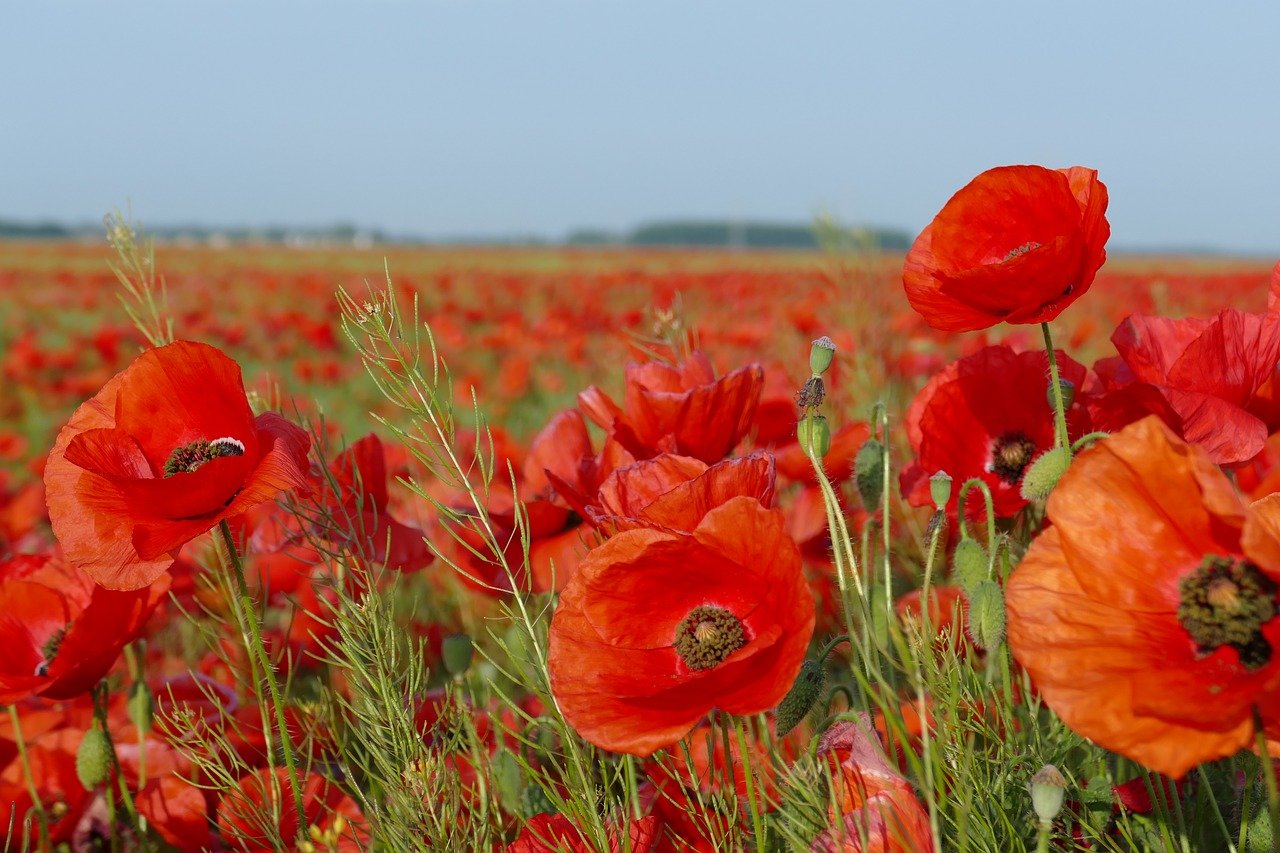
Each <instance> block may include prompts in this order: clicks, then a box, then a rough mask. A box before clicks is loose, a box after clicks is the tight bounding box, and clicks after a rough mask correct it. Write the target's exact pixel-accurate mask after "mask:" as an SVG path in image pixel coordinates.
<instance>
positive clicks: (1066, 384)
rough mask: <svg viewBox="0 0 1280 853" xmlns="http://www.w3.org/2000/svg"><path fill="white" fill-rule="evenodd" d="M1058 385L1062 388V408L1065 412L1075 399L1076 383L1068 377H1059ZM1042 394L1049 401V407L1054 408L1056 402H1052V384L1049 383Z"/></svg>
mask: <svg viewBox="0 0 1280 853" xmlns="http://www.w3.org/2000/svg"><path fill="white" fill-rule="evenodd" d="M1058 387H1059V388H1060V389H1062V410H1063V411H1064V412H1065V411H1066V410H1067V409H1069V408H1071V404H1072V403H1074V402H1075V400H1076V383H1074V382H1072V381H1071V380H1070V379H1066V378H1059V379H1058ZM1044 394H1045V397H1046V398H1047V399H1048V401H1049V407H1050V408H1054V407H1055V406H1056V405H1057V404H1056V403H1054V402H1053V386H1052V385H1050V386H1049V387H1048V388H1047V389H1046V390H1045V392H1044Z"/></svg>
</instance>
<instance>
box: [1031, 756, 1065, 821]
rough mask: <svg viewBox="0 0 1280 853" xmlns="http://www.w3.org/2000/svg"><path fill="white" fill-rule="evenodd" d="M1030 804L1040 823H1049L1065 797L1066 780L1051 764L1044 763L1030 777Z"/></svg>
mask: <svg viewBox="0 0 1280 853" xmlns="http://www.w3.org/2000/svg"><path fill="white" fill-rule="evenodd" d="M1030 788H1031V806H1032V807H1033V808H1034V809H1035V810H1036V817H1038V818H1040V822H1041V823H1046V824H1047V823H1050V822H1052V821H1053V819H1054V818H1055V817H1057V816H1058V812H1060V811H1062V803H1063V801H1064V800H1065V799H1066V798H1067V780H1066V777H1064V776H1063V775H1062V772H1061V771H1059V770H1058V768H1056V767H1054V766H1053V765H1052V764H1046V765H1045V766H1044V767H1041V768H1040V769H1039V770H1037V771H1036V773H1035V775H1034V776H1032V777H1031V785H1030Z"/></svg>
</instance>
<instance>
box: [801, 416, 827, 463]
mask: <svg viewBox="0 0 1280 853" xmlns="http://www.w3.org/2000/svg"><path fill="white" fill-rule="evenodd" d="M796 438H797V439H799V440H800V449H801V450H803V451H804V452H805V453H806V454H808V455H810V456H814V457H816V458H818V459H822V458H823V457H824V456H826V455H827V451H828V450H830V449H831V427H829V426H827V419H826V418H824V417H823V416H822V415H809V416H808V417H806V418H804V419H803V420H801V421H800V422H799V423H798V424H796Z"/></svg>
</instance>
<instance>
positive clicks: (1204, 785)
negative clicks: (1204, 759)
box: [1196, 764, 1236, 853]
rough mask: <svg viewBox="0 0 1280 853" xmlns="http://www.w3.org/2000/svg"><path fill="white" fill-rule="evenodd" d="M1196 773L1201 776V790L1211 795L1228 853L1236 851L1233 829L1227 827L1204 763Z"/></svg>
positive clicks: (1214, 813)
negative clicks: (1232, 835) (1232, 837)
mask: <svg viewBox="0 0 1280 853" xmlns="http://www.w3.org/2000/svg"><path fill="white" fill-rule="evenodd" d="M1196 773H1197V774H1198V775H1199V776H1200V790H1202V791H1204V792H1205V793H1206V794H1207V795H1208V797H1209V803H1210V805H1212V806H1213V809H1212V811H1213V816H1214V817H1215V818H1216V819H1217V820H1216V823H1217V824H1218V829H1219V830H1221V831H1222V837H1223V839H1225V840H1226V842H1227V853H1236V845H1235V842H1234V841H1233V840H1232V839H1231V830H1230V829H1228V828H1227V821H1226V818H1224V817H1223V816H1222V809H1221V808H1220V807H1219V806H1218V798H1217V797H1216V796H1215V795H1214V793H1213V785H1211V784H1210V783H1209V774H1208V773H1206V772H1205V771H1204V765H1203V764H1198V765H1196Z"/></svg>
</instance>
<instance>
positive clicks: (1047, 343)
mask: <svg viewBox="0 0 1280 853" xmlns="http://www.w3.org/2000/svg"><path fill="white" fill-rule="evenodd" d="M1040 331H1041V332H1043V333H1044V351H1045V355H1046V356H1048V358H1049V392H1050V393H1051V394H1052V395H1053V415H1054V435H1055V436H1056V437H1057V445H1058V447H1062V448H1065V449H1066V451H1067V456H1068V457H1070V455H1071V443H1070V439H1069V438H1068V437H1067V407H1066V405H1065V403H1064V401H1063V399H1062V380H1061V379H1059V377H1058V354H1057V352H1055V351H1054V349H1053V334H1052V333H1051V332H1050V331H1049V324H1048V323H1041V324H1040Z"/></svg>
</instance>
